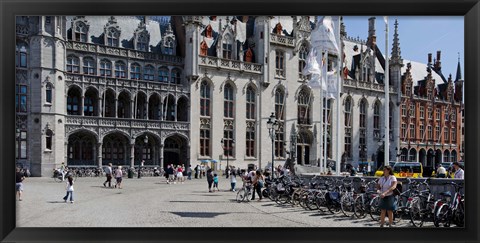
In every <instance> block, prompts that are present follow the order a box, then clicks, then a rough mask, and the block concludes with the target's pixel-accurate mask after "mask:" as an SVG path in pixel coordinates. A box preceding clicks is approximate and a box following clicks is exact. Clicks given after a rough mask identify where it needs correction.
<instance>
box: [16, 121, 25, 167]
mask: <svg viewBox="0 0 480 243" xmlns="http://www.w3.org/2000/svg"><path fill="white" fill-rule="evenodd" d="M20 129H21V130H20V133H19V134H18V136H17V141H16V142H17V143H16V147H15V158H17V159H26V158H27V131H26V130H25V128H24V127H21V128H20Z"/></svg>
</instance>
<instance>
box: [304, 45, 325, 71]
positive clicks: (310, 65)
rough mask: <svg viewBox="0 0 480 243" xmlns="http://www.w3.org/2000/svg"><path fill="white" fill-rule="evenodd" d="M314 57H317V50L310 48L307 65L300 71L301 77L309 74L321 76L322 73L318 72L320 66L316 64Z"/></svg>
mask: <svg viewBox="0 0 480 243" xmlns="http://www.w3.org/2000/svg"><path fill="white" fill-rule="evenodd" d="M316 56H317V49H315V48H312V50H311V51H310V53H308V57H307V63H306V65H305V68H304V69H303V71H302V74H303V75H309V74H318V75H321V73H322V71H321V70H320V65H319V64H318V62H317V58H316Z"/></svg>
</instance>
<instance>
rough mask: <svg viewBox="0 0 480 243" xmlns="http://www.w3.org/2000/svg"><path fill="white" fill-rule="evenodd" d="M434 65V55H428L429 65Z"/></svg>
mask: <svg viewBox="0 0 480 243" xmlns="http://www.w3.org/2000/svg"><path fill="white" fill-rule="evenodd" d="M431 64H432V53H428V65H431Z"/></svg>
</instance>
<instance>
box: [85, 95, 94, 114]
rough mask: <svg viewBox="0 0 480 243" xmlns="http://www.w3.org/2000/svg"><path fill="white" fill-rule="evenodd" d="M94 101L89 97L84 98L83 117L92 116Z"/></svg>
mask: <svg viewBox="0 0 480 243" xmlns="http://www.w3.org/2000/svg"><path fill="white" fill-rule="evenodd" d="M93 109H94V100H93V97H91V96H85V99H84V101H83V114H84V115H85V116H93V115H94V110H93Z"/></svg>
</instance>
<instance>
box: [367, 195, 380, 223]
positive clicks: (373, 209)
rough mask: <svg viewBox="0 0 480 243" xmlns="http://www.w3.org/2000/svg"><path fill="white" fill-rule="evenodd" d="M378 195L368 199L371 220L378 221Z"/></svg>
mask: <svg viewBox="0 0 480 243" xmlns="http://www.w3.org/2000/svg"><path fill="white" fill-rule="evenodd" d="M379 205H380V197H379V196H376V197H374V198H373V199H372V200H371V201H370V204H369V206H370V217H371V218H372V220H373V221H378V220H379V219H380V208H379Z"/></svg>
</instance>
